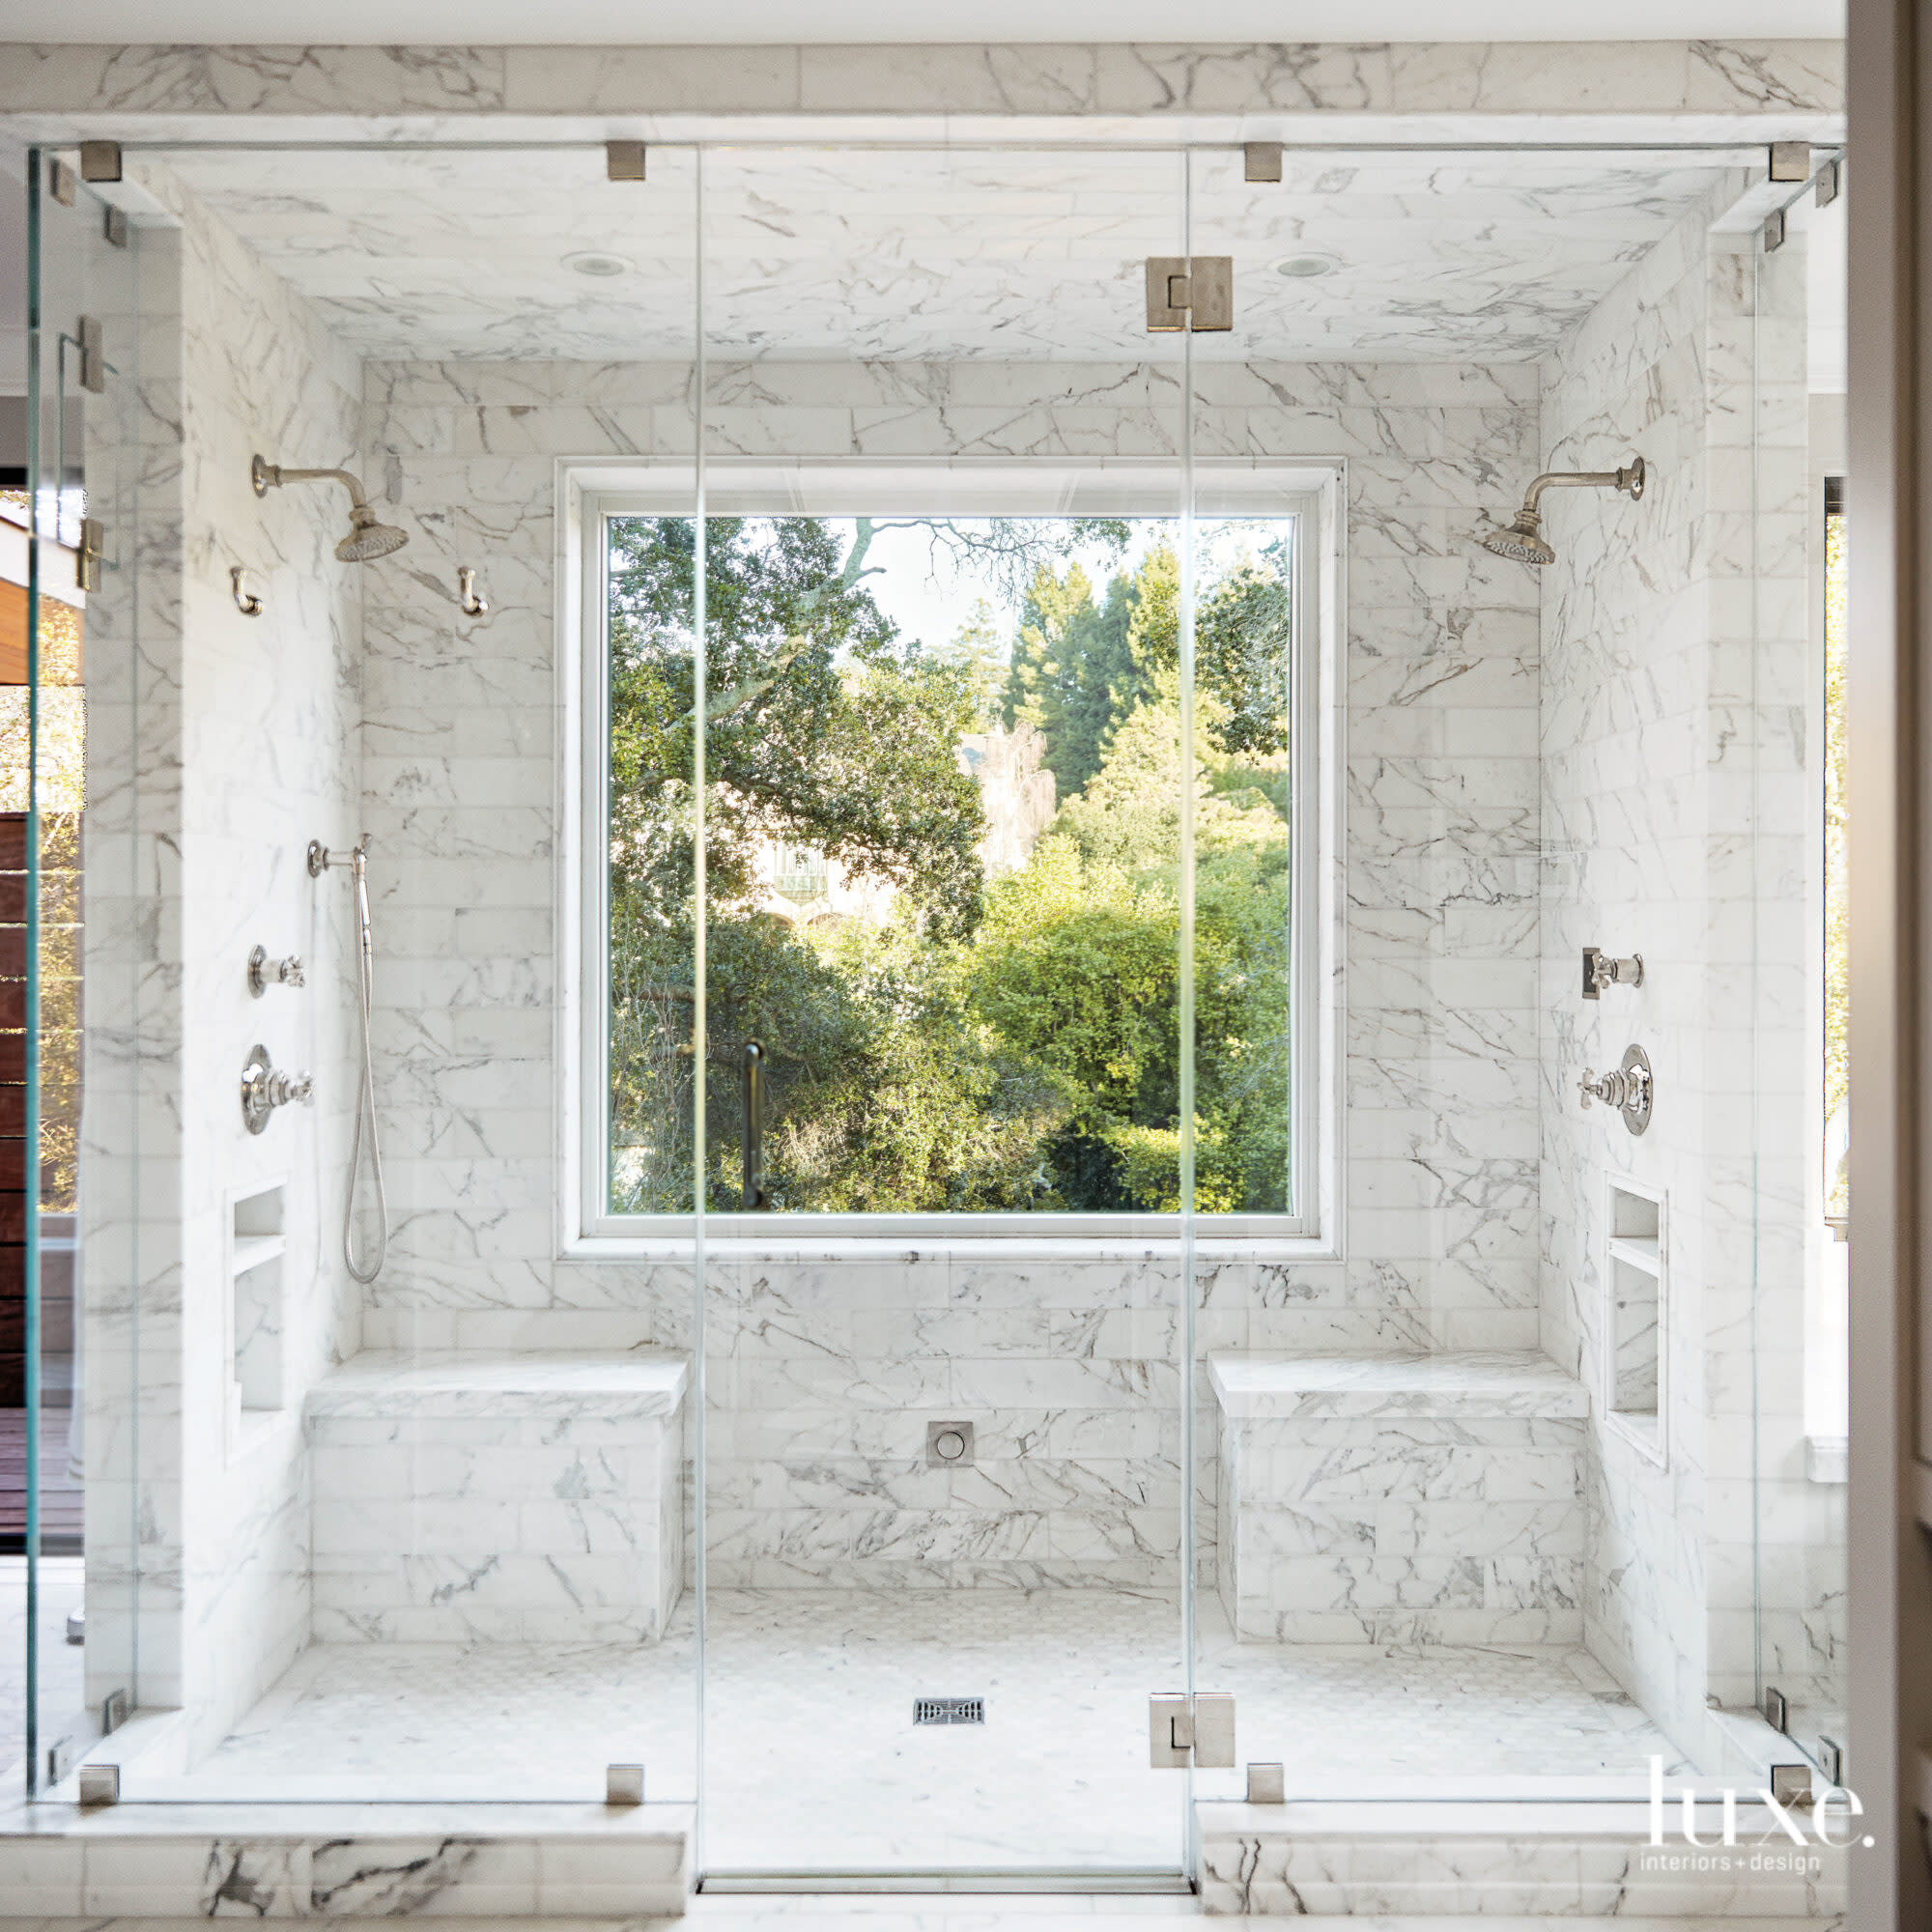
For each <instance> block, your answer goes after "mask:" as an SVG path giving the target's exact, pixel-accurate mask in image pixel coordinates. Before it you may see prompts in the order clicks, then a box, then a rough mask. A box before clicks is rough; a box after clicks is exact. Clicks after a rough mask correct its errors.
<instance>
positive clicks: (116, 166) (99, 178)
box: [80, 141, 121, 182]
mask: <svg viewBox="0 0 1932 1932" xmlns="http://www.w3.org/2000/svg"><path fill="white" fill-rule="evenodd" d="M80 178H81V180H82V181H84V182H118V181H119V180H120V179H121V143H120V142H119V141H83V142H82V143H81V144H80Z"/></svg>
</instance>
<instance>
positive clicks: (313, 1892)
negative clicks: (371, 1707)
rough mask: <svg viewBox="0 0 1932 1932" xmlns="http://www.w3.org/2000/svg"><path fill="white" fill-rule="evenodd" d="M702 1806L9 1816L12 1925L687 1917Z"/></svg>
mask: <svg viewBox="0 0 1932 1932" xmlns="http://www.w3.org/2000/svg"><path fill="white" fill-rule="evenodd" d="M692 1824H693V1814H692V1810H691V1807H690V1806H689V1805H683V1804H643V1805H638V1806H635V1807H624V1806H605V1805H602V1804H461V1805H457V1804H298V1805H270V1804H115V1805H109V1806H105V1807H102V1808H100V1809H97V1810H86V1811H83V1810H81V1809H80V1808H79V1807H78V1806H75V1805H71V1804H56V1803H48V1804H39V1805H36V1806H34V1807H33V1808H32V1809H31V1810H28V1809H26V1808H25V1807H19V1808H16V1809H14V1811H13V1812H11V1813H10V1814H9V1815H8V1816H7V1817H5V1818H4V1819H0V1919H5V1918H43V1919H44V1918H70V1919H78V1918H134V1919H177V1920H180V1919H188V1918H203V1919H206V1918H217V1917H230V1916H241V1917H244V1918H398V1917H404V1916H412V1915H414V1914H418V1913H425V1914H429V1915H431V1916H433V1917H435V1918H539V1919H551V1918H554V1919H575V1920H580V1921H581V1920H584V1919H626V1920H637V1919H639V1918H675V1917H679V1916H681V1915H682V1914H683V1913H684V1911H685V1908H686V1901H687V1899H688V1898H689V1895H690V1892H691V1884H692V1870H691V1840H692Z"/></svg>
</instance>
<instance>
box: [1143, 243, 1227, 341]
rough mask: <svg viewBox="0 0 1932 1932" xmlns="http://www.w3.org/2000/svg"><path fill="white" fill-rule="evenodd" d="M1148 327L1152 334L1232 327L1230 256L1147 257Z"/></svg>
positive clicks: (1204, 331)
mask: <svg viewBox="0 0 1932 1932" xmlns="http://www.w3.org/2000/svg"><path fill="white" fill-rule="evenodd" d="M1147 326H1148V332H1149V333H1150V334H1152V335H1172V334H1175V333H1177V332H1178V331H1179V330H1180V329H1183V328H1185V329H1191V330H1193V331H1194V332H1195V333H1196V334H1204V333H1206V332H1208V331H1209V330H1221V329H1229V328H1233V327H1234V326H1235V258H1234V257H1233V256H1232V255H1196V256H1193V257H1192V258H1190V257H1188V256H1186V255H1150V256H1149V257H1148V263H1147Z"/></svg>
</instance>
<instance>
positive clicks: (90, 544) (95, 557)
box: [73, 516, 106, 591]
mask: <svg viewBox="0 0 1932 1932" xmlns="http://www.w3.org/2000/svg"><path fill="white" fill-rule="evenodd" d="M102 543H106V527H104V526H102V522H100V518H99V516H85V518H81V547H79V549H77V551H75V553H73V585H75V589H83V591H97V589H100V545H102Z"/></svg>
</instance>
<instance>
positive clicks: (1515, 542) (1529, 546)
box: [1478, 510, 1556, 564]
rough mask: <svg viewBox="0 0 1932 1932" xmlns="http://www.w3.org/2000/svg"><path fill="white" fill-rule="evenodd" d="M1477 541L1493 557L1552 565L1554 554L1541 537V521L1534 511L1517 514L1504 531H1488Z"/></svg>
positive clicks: (1554, 559)
mask: <svg viewBox="0 0 1932 1932" xmlns="http://www.w3.org/2000/svg"><path fill="white" fill-rule="evenodd" d="M1478 541H1479V542H1480V543H1481V544H1482V546H1483V548H1484V549H1485V550H1486V551H1489V552H1490V553H1491V554H1492V555H1494V556H1506V557H1509V558H1510V559H1511V560H1512V561H1513V562H1516V563H1536V564H1544V563H1554V562H1555V561H1556V553H1555V552H1554V551H1553V550H1551V549H1550V548H1549V546H1548V543H1546V542H1545V541H1544V536H1543V519H1542V518H1541V517H1539V516H1538V515H1537V514H1536V512H1535V511H1534V510H1523V511H1520V512H1519V514H1518V516H1517V520H1516V522H1515V523H1513V524H1511V525H1510V526H1508V527H1507V528H1506V529H1499V530H1490V531H1489V532H1487V533H1486V534H1485V535H1484V536H1482V537H1480V538H1479V539H1478Z"/></svg>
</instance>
